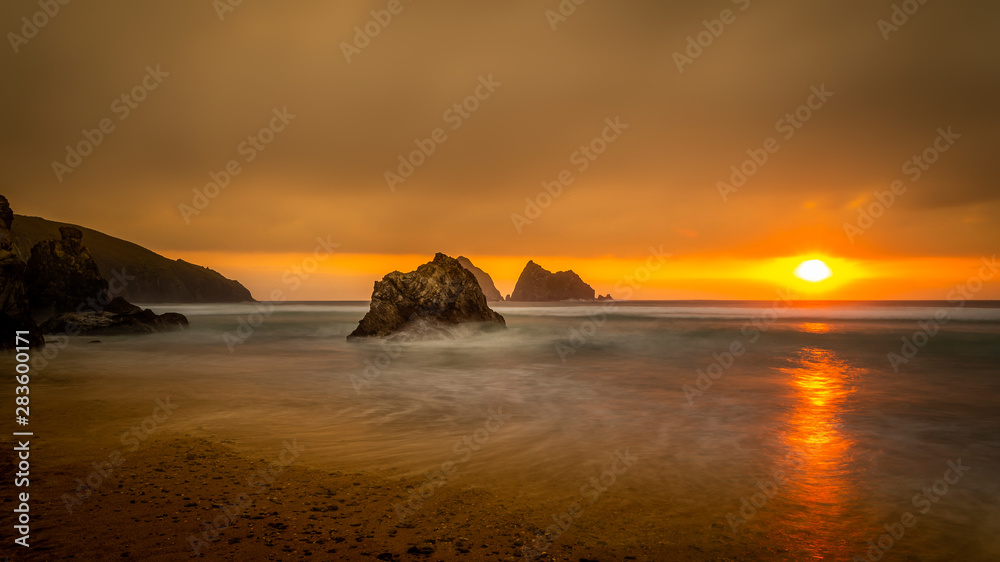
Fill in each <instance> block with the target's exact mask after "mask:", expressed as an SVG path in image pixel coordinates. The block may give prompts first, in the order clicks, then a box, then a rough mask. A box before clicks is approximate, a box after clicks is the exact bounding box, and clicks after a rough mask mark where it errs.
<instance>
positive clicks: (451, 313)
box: [347, 253, 507, 340]
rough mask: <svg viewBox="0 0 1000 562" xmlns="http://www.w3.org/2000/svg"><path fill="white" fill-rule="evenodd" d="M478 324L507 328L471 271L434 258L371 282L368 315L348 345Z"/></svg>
mask: <svg viewBox="0 0 1000 562" xmlns="http://www.w3.org/2000/svg"><path fill="white" fill-rule="evenodd" d="M463 323H479V324H480V325H481V326H488V327H491V328H506V327H507V324H506V323H505V322H504V319H503V316H500V315H499V314H497V313H496V312H494V311H493V310H491V309H490V307H489V306H488V305H487V304H486V296H485V295H483V291H482V289H481V288H480V286H479V282H478V281H476V277H475V275H473V274H472V272H471V271H469V270H468V269H466V268H464V267H462V264H461V263H459V261H458V260H456V259H455V258H452V257H449V256H446V255H444V254H440V253H439V254H436V255H435V256H434V261H431V262H429V263H425V264H424V265H421V266H420V267H418V268H417V269H416V271H411V272H409V273H400V272H398V271H393V272H392V273H390V274H388V275H386V276H385V277H383V278H382V280H381V281H376V282H375V290H374V291H373V292H372V303H371V308H370V309H369V311H368V314H365V317H364V318H362V319H361V322H360V323H359V324H358V327H357V329H356V330H354V332H352V333H351V335H350V336H348V337H347V339H348V340H352V339H356V338H365V337H382V336H389V335H392V334H396V333H398V332H400V331H402V330H404V329H407V328H418V329H427V328H432V329H433V328H447V327H448V326H455V325H458V324H463Z"/></svg>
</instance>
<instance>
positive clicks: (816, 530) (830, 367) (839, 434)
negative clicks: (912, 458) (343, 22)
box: [780, 323, 866, 559]
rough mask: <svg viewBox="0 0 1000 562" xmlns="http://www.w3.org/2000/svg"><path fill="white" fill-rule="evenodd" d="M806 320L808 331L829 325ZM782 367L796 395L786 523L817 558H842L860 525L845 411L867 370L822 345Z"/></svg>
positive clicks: (789, 435) (788, 443)
mask: <svg viewBox="0 0 1000 562" xmlns="http://www.w3.org/2000/svg"><path fill="white" fill-rule="evenodd" d="M806 326H808V328H807V329H806V330H804V331H810V332H813V333H825V332H826V331H829V328H828V327H827V326H826V325H825V324H818V325H817V324H811V323H810V324H807V325H806ZM780 371H781V373H782V374H784V375H786V381H787V384H788V386H789V387H790V389H791V390H792V397H793V406H792V410H791V412H790V413H789V415H788V418H787V419H786V421H785V430H784V432H783V435H782V441H783V444H784V446H785V447H786V448H787V449H788V450H789V451H790V452H791V454H790V456H789V458H790V459H792V460H791V461H790V464H789V466H788V467H787V472H788V475H789V478H790V480H791V482H790V484H789V486H788V496H787V500H788V501H789V511H788V512H787V513H786V516H787V517H786V518H787V520H786V521H784V522H783V523H782V525H784V526H786V528H788V529H789V530H790V531H791V532H790V535H791V536H793V537H794V538H795V541H796V542H797V543H798V547H799V548H802V549H804V550H805V551H806V552H808V554H809V555H811V556H812V557H813V558H814V559H828V558H841V557H843V556H844V555H845V554H846V553H847V552H849V551H850V547H851V544H852V541H853V540H854V538H855V537H853V535H855V534H857V531H858V529H856V528H855V526H853V525H852V524H851V521H852V517H851V515H852V514H851V504H852V503H853V501H852V500H853V498H854V497H855V495H856V494H857V492H858V490H857V488H858V487H857V482H856V479H855V478H854V477H853V476H852V471H851V465H852V462H851V461H852V450H853V448H854V446H855V442H854V440H853V439H852V437H851V435H850V434H848V433H847V432H846V431H845V430H844V429H843V428H842V416H843V414H844V412H845V411H846V409H847V408H848V406H849V403H850V399H851V395H852V394H853V393H854V382H855V379H856V378H857V377H859V376H861V375H864V374H865V373H866V371H865V370H864V369H859V368H855V367H852V366H850V365H849V364H847V363H846V362H845V361H844V360H842V359H841V358H840V357H838V356H837V354H836V353H834V352H833V351H830V350H827V349H822V348H819V347H806V348H803V349H802V350H801V351H799V353H798V355H797V357H796V358H795V359H794V360H793V364H792V365H791V366H790V367H786V368H782V369H780ZM852 529H853V531H854V532H852Z"/></svg>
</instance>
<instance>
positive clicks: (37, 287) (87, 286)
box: [25, 226, 108, 314]
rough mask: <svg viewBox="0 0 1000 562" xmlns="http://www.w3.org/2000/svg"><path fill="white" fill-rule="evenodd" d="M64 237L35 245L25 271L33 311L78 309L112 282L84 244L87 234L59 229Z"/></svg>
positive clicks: (97, 295) (99, 294) (68, 227)
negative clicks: (104, 274)
mask: <svg viewBox="0 0 1000 562" xmlns="http://www.w3.org/2000/svg"><path fill="white" fill-rule="evenodd" d="M59 234H60V235H61V236H62V239H61V240H44V241H42V242H39V243H38V244H35V247H34V248H32V249H31V257H30V258H29V259H28V269H27V272H26V273H25V276H26V280H27V283H28V302H30V303H31V310H32V312H33V313H36V314H37V313H39V312H49V311H51V312H54V313H55V314H61V313H63V312H70V311H75V310H76V309H77V307H79V306H80V305H81V304H83V305H86V303H87V300H88V299H90V301H91V302H93V301H94V300H95V299H97V298H98V297H100V296H101V295H104V294H106V293H107V290H108V282H107V281H105V280H104V278H103V277H101V272H100V270H99V269H98V268H97V263H95V262H94V257H93V256H92V255H91V254H90V250H88V249H87V248H86V247H84V246H83V233H82V232H80V230H79V229H78V228H74V227H71V226H64V227H62V228H60V229H59Z"/></svg>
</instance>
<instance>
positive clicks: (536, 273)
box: [510, 261, 596, 302]
mask: <svg viewBox="0 0 1000 562" xmlns="http://www.w3.org/2000/svg"><path fill="white" fill-rule="evenodd" d="M595 294H596V293H595V292H594V289H593V288H592V287H591V286H590V285H588V284H586V283H584V282H583V279H580V276H579V275H577V274H576V273H573V271H572V270H571V271H558V272H556V273H552V272H551V271H549V270H547V269H545V268H543V267H542V266H540V265H538V264H537V263H535V262H533V261H529V262H528V265H526V266H524V271H522V272H521V276H520V277H518V279H517V284H516V285H515V286H514V292H513V293H511V296H510V300H514V301H520V302H551V301H568V300H585V301H592V300H594V295H595Z"/></svg>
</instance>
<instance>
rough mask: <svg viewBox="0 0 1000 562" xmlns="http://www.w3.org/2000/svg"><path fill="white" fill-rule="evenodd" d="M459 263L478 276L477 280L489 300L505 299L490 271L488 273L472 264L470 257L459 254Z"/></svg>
mask: <svg viewBox="0 0 1000 562" xmlns="http://www.w3.org/2000/svg"><path fill="white" fill-rule="evenodd" d="M458 263H460V264H462V267H464V268H465V269H468V270H469V271H471V272H472V274H473V275H475V276H476V281H479V288H480V289H482V290H483V294H484V295H486V301H487V302H499V301H502V300H503V295H501V294H500V291H498V290H497V287H496V285H494V284H493V278H492V277H490V274H489V273H486V272H485V271H483V270H482V269H479V268H478V267H476V266H474V265H472V262H471V261H469V258H467V257H465V256H458Z"/></svg>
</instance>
